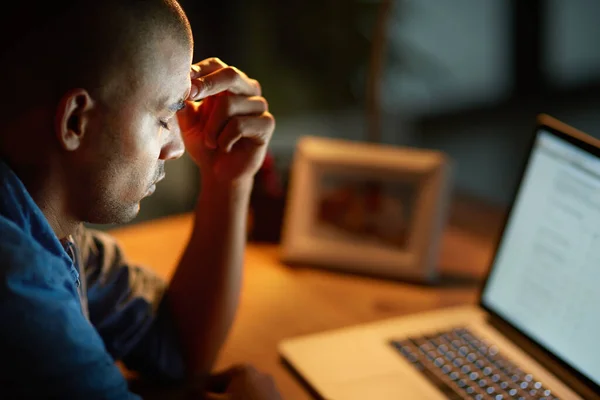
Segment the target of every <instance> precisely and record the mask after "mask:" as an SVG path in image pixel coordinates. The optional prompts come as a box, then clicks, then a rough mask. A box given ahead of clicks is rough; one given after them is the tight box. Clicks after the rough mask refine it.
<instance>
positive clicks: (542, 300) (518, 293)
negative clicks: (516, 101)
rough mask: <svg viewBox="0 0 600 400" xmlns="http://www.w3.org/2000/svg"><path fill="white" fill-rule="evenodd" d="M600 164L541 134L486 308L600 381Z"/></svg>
mask: <svg viewBox="0 0 600 400" xmlns="http://www.w3.org/2000/svg"><path fill="white" fill-rule="evenodd" d="M599 282H600V159H598V158H597V157H595V156H593V155H592V154H590V153H588V152H586V151H584V150H582V149H580V148H578V147H577V146H575V145H572V144H570V143H569V142H566V141H564V140H563V139H561V138H559V137H557V136H555V135H553V134H551V133H549V132H545V131H540V132H539V133H538V135H537V139H536V143H535V145H534V150H533V153H532V155H531V158H530V160H529V163H528V166H527V169H526V172H525V176H524V178H523V182H522V183H521V186H520V189H519V193H518V195H517V197H516V199H515V204H514V208H513V210H512V213H511V216H510V218H509V220H508V224H507V226H506V230H505V232H504V235H503V238H502V242H501V244H500V247H499V249H498V254H497V255H496V260H495V263H494V267H493V269H492V272H491V274H490V277H489V280H488V282H487V285H486V288H485V291H484V293H483V297H482V301H483V304H484V305H485V306H486V307H488V308H489V309H491V310H493V311H494V312H496V313H497V314H499V315H501V316H502V317H503V318H504V319H506V320H507V321H508V322H510V323H511V324H513V325H514V326H515V327H516V328H518V329H519V330H521V331H522V332H524V333H526V334H527V335H529V336H530V337H531V338H532V339H534V340H535V341H537V342H538V343H540V344H541V345H542V346H544V347H545V348H546V349H548V350H550V351H551V352H553V353H554V354H555V355H556V356H558V357H560V358H562V359H563V361H565V362H566V363H568V364H569V365H571V366H572V367H573V368H575V369H576V370H578V371H579V372H581V373H582V374H583V375H585V376H587V377H588V378H589V379H591V380H592V381H594V382H595V383H597V384H600V363H599V362H598V359H597V357H594V356H593V355H594V354H598V347H597V346H598V332H600V312H599V311H598V310H599V309H598V305H599V304H600V286H599Z"/></svg>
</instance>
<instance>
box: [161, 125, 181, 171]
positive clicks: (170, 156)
mask: <svg viewBox="0 0 600 400" xmlns="http://www.w3.org/2000/svg"><path fill="white" fill-rule="evenodd" d="M170 125H171V127H170V130H168V131H167V132H168V135H165V136H166V143H165V144H164V145H163V147H162V149H161V150H160V156H159V157H158V158H160V159H161V160H165V161H168V160H176V159H178V158H179V157H181V156H182V155H183V153H184V152H185V146H184V144H183V139H182V137H181V130H180V129H179V123H178V122H177V118H173V119H172V120H171V123H170Z"/></svg>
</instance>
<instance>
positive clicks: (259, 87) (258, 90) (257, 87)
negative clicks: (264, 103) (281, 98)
mask: <svg viewBox="0 0 600 400" xmlns="http://www.w3.org/2000/svg"><path fill="white" fill-rule="evenodd" d="M252 85H253V86H254V87H255V88H256V91H257V92H258V95H259V96H260V95H262V87H261V85H260V82H259V81H257V80H256V79H252Z"/></svg>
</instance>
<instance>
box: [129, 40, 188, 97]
mask: <svg viewBox="0 0 600 400" xmlns="http://www.w3.org/2000/svg"><path fill="white" fill-rule="evenodd" d="M146 50H147V51H145V52H144V53H146V54H144V55H143V56H144V58H145V60H144V62H143V64H144V67H143V68H141V69H142V70H143V71H140V73H141V74H142V76H140V77H139V78H140V89H141V90H140V91H139V92H140V95H145V96H150V97H149V98H148V99H153V100H154V101H157V102H158V101H160V102H164V101H171V102H173V101H177V100H180V99H181V97H182V96H184V95H185V94H186V93H188V92H189V89H190V84H191V82H190V66H191V63H192V50H191V45H189V44H184V43H181V42H180V41H177V40H175V39H173V38H170V37H165V38H163V39H162V40H159V41H157V42H156V43H155V44H154V45H151V46H149V47H148V48H147V49H146ZM144 93H145V94H144Z"/></svg>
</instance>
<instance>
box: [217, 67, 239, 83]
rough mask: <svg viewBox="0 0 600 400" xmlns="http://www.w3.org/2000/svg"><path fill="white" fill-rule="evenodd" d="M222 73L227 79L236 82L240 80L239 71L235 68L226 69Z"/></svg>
mask: <svg viewBox="0 0 600 400" xmlns="http://www.w3.org/2000/svg"><path fill="white" fill-rule="evenodd" d="M221 73H222V74H223V75H225V77H226V78H227V79H230V80H235V79H238V78H239V74H238V71H237V70H236V68H235V67H225V68H223V69H222V70H221Z"/></svg>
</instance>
